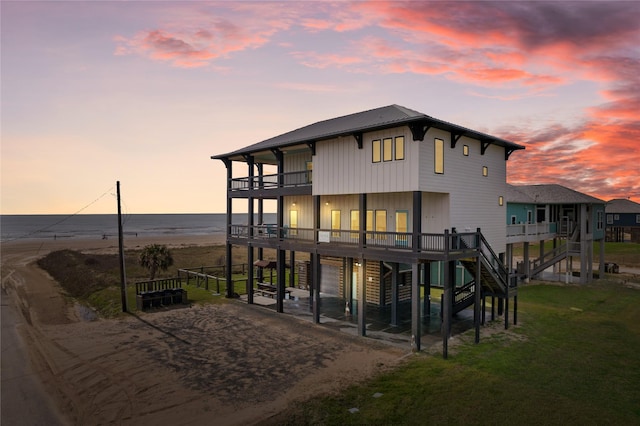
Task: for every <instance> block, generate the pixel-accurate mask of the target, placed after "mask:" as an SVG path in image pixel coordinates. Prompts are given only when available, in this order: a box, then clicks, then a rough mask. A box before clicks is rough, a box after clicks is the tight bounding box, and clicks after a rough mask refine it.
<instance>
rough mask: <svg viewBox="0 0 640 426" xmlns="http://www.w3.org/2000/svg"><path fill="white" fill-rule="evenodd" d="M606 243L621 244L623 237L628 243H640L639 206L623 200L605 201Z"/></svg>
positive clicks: (623, 240)
mask: <svg viewBox="0 0 640 426" xmlns="http://www.w3.org/2000/svg"><path fill="white" fill-rule="evenodd" d="M606 216H607V219H606V229H607V241H612V242H617V243H623V242H625V235H626V234H628V235H629V241H631V242H633V243H640V204H638V203H635V202H633V201H631V200H627V199H625V198H617V199H614V200H611V201H607V206H606Z"/></svg>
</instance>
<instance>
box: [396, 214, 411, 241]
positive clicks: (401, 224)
mask: <svg viewBox="0 0 640 426" xmlns="http://www.w3.org/2000/svg"><path fill="white" fill-rule="evenodd" d="M408 230H409V212H408V211H406V210H398V211H397V212H396V232H408ZM408 242H409V241H408V236H407V235H406V234H402V235H396V245H397V246H402V247H406V246H407V244H408Z"/></svg>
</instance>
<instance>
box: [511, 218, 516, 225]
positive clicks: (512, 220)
mask: <svg viewBox="0 0 640 426" xmlns="http://www.w3.org/2000/svg"><path fill="white" fill-rule="evenodd" d="M511 224H512V225H515V224H516V217H515V216H511Z"/></svg>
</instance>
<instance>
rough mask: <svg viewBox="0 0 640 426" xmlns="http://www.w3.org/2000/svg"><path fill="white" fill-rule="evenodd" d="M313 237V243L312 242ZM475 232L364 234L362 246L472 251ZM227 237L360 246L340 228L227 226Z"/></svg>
mask: <svg viewBox="0 0 640 426" xmlns="http://www.w3.org/2000/svg"><path fill="white" fill-rule="evenodd" d="M316 234H317V240H316ZM477 235H478V233H477V232H469V233H444V234H426V233H421V234H417V235H415V236H414V235H413V234H412V233H410V232H380V231H366V232H364V238H365V242H364V244H362V245H363V246H366V247H369V248H383V249H398V250H408V251H413V250H414V249H415V250H416V251H426V252H438V253H444V252H447V251H452V250H453V251H457V252H467V251H468V252H469V253H471V252H475V251H477V248H476V247H475V246H476V244H477V238H476V237H477ZM230 236H231V237H232V238H240V239H263V238H278V239H283V240H284V239H286V240H293V241H298V242H307V243H315V242H317V243H318V244H337V245H353V246H360V245H361V244H360V236H361V234H360V231H354V230H344V229H311V228H289V227H286V226H284V227H282V228H278V227H277V226H276V225H272V224H265V225H254V226H248V225H231V227H230Z"/></svg>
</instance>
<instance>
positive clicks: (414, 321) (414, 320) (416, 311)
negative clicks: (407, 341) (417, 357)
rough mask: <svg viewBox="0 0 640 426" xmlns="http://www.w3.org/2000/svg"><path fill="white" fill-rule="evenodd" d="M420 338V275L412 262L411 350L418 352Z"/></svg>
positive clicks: (415, 264)
mask: <svg viewBox="0 0 640 426" xmlns="http://www.w3.org/2000/svg"><path fill="white" fill-rule="evenodd" d="M396 268H397V264H396ZM421 336H422V327H421V321H420V274H419V268H418V263H417V262H414V263H412V264H411V346H412V347H411V350H413V351H415V352H420V337H421Z"/></svg>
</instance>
